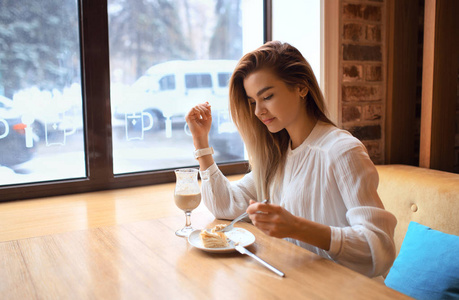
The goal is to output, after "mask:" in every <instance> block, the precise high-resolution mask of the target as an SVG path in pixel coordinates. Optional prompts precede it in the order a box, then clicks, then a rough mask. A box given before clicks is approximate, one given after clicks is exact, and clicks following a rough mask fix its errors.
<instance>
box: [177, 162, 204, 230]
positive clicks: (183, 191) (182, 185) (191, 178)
mask: <svg viewBox="0 0 459 300" xmlns="http://www.w3.org/2000/svg"><path fill="white" fill-rule="evenodd" d="M175 176H176V178H177V179H176V183H175V191H174V200H175V205H177V207H178V208H180V209H181V210H183V211H184V212H185V216H186V224H185V227H183V228H182V229H179V230H177V231H176V232H175V234H176V235H178V236H181V237H188V236H189V235H190V233H191V232H192V231H193V228H192V227H191V212H192V211H193V210H194V209H195V208H196V207H198V206H199V204H200V203H201V189H200V187H199V183H198V170H197V169H178V170H175Z"/></svg>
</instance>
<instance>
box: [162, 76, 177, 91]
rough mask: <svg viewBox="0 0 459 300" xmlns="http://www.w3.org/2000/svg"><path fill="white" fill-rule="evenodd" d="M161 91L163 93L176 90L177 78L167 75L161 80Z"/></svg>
mask: <svg viewBox="0 0 459 300" xmlns="http://www.w3.org/2000/svg"><path fill="white" fill-rule="evenodd" d="M159 89H160V90H161V91H167V90H174V89H175V76H174V75H166V76H164V77H162V78H161V79H160V80H159Z"/></svg>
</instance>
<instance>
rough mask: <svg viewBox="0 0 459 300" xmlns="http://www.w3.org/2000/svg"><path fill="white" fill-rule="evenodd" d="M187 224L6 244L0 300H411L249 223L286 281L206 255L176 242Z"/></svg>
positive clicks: (161, 220)
mask: <svg viewBox="0 0 459 300" xmlns="http://www.w3.org/2000/svg"><path fill="white" fill-rule="evenodd" d="M96 195H99V197H101V196H103V194H100V193H99V194H96ZM168 201H169V200H168ZM2 205H3V204H0V215H1V212H2ZM6 205H7V204H5V207H6ZM10 205H11V204H10ZM170 207H171V208H173V205H171V206H170ZM175 209H176V208H175ZM175 211H176V210H175ZM184 219H185V217H184V215H182V214H173V215H167V216H164V217H155V218H150V219H146V220H137V221H128V222H124V223H118V224H114V225H105V226H98V227H97V226H96V227H91V226H89V227H88V228H86V229H81V230H69V231H65V232H56V233H53V234H47V235H43V236H38V235H37V236H33V237H26V238H18V239H14V240H8V241H3V242H0V299H292V300H293V299H404V298H408V297H406V296H404V295H402V294H400V293H398V292H396V291H394V290H392V289H390V288H387V287H386V286H384V285H383V284H381V283H379V282H376V281H374V280H371V279H369V278H367V277H365V276H363V275H360V274H358V273H356V272H354V271H351V270H349V269H347V268H345V267H342V266H340V265H338V264H336V263H333V262H331V261H328V260H326V259H323V258H321V257H319V256H317V255H315V254H313V253H311V252H309V251H307V250H305V249H303V248H300V247H297V246H295V245H293V244H291V243H289V242H286V241H284V240H281V239H276V238H271V237H268V236H266V235H265V234H263V233H262V232H260V231H259V230H258V229H257V228H255V227H254V226H252V225H250V224H247V223H238V225H237V226H238V227H243V228H245V229H247V230H249V231H251V232H252V233H253V234H254V235H255V237H256V242H255V244H253V245H252V246H250V247H249V248H248V249H249V250H251V251H252V252H254V253H255V254H257V255H258V256H260V257H261V258H262V259H264V260H265V261H267V262H269V263H271V264H272V265H274V266H275V267H277V268H278V269H280V270H281V271H283V272H284V273H285V274H286V276H285V277H284V278H282V277H279V276H277V275H275V274H274V273H272V272H271V271H269V270H268V269H266V268H264V267H263V266H262V265H260V264H259V263H258V262H256V261H255V260H254V259H252V258H250V257H248V256H246V255H242V254H239V253H237V252H234V253H227V254H215V253H208V252H204V251H201V250H199V249H197V248H194V247H193V246H191V245H190V244H188V242H187V240H186V239H184V238H180V237H177V236H175V233H174V232H175V230H177V229H179V228H180V227H182V226H183V225H184ZM225 222H227V221H220V220H215V219H214V218H213V216H212V215H211V214H210V213H209V212H208V211H207V209H205V208H203V207H202V206H200V208H199V209H198V210H197V211H196V212H194V213H193V214H192V223H193V226H194V227H195V228H208V227H212V226H213V225H214V224H217V223H225ZM0 224H1V221H0ZM37 226H38V225H37ZM1 228H2V227H1V226H0V231H1ZM18 236H21V235H20V234H18Z"/></svg>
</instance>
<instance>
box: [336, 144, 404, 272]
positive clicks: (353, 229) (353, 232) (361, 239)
mask: <svg viewBox="0 0 459 300" xmlns="http://www.w3.org/2000/svg"><path fill="white" fill-rule="evenodd" d="M332 170H333V171H332V172H333V173H334V178H335V180H336V182H337V185H338V189H339V191H340V193H341V196H342V199H343V201H344V204H345V206H346V208H347V212H346V219H347V221H348V224H349V226H348V227H333V226H331V245H330V250H329V255H330V256H331V257H332V259H334V260H335V261H336V262H338V263H340V264H342V265H344V266H347V267H349V268H351V269H353V270H355V271H357V272H359V273H362V274H365V275H367V276H369V277H376V276H379V275H382V274H384V273H385V272H386V271H387V270H388V269H389V268H390V267H391V265H392V263H393V262H394V259H395V245H394V239H393V236H394V229H395V226H396V224H397V220H396V218H395V216H394V215H393V214H391V213H390V212H388V211H386V210H385V209H384V206H383V204H382V202H381V199H380V198H379V196H378V193H377V191H376V190H377V187H378V183H379V176H378V172H377V170H376V168H375V166H374V164H373V162H372V161H371V160H370V158H369V156H368V154H367V152H366V149H365V147H364V146H363V145H362V144H354V146H353V147H349V148H348V149H345V151H342V152H341V153H338V154H337V157H335V158H334V159H333V158H332Z"/></svg>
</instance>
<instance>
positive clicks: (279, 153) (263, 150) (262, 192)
mask: <svg viewBox="0 0 459 300" xmlns="http://www.w3.org/2000/svg"><path fill="white" fill-rule="evenodd" d="M260 69H268V70H270V71H272V72H273V74H274V75H276V76H277V77H278V78H279V79H281V80H282V81H283V82H284V83H285V84H286V85H287V86H288V87H291V88H294V87H306V88H307V89H308V90H309V91H308V94H307V95H306V99H305V100H306V101H304V103H305V106H306V111H307V113H308V115H309V116H310V117H311V118H314V119H316V120H321V121H323V122H326V123H330V124H333V123H332V122H331V121H330V120H329V119H328V118H327V116H326V114H325V103H324V97H323V94H322V91H321V90H320V88H319V84H318V83H317V80H316V77H315V75H314V73H313V71H312V68H311V66H310V65H309V63H308V62H307V61H306V59H305V58H304V57H303V56H302V55H301V53H300V52H299V51H298V49H296V48H295V47H293V46H291V45H290V44H288V43H281V42H278V41H272V42H267V43H266V44H264V45H263V46H261V47H260V48H258V49H256V50H254V51H252V52H250V53H247V54H246V55H244V56H243V57H242V58H241V59H240V60H239V63H238V64H237V66H236V68H235V70H234V72H233V75H232V76H231V79H230V83H229V101H230V103H229V107H230V113H231V117H232V119H233V122H234V124H235V125H236V127H237V129H238V131H239V133H240V135H241V137H242V139H243V141H244V143H245V145H246V147H247V153H248V157H249V165H250V168H251V171H252V173H253V175H254V179H255V185H256V189H257V198H258V201H261V200H263V199H270V195H269V186H270V184H271V183H272V182H273V180H274V178H276V177H281V176H282V175H283V173H284V172H283V170H284V166H285V154H286V152H287V150H288V148H289V142H290V136H289V134H288V133H287V131H286V130H285V129H283V130H281V131H279V132H276V133H271V132H270V131H269V130H268V129H267V127H266V126H265V125H264V124H263V123H262V122H261V121H260V120H259V119H258V118H257V117H256V116H255V114H254V111H253V109H252V108H251V107H250V105H249V101H248V98H247V94H246V91H245V89H244V79H245V78H246V77H247V76H248V75H250V74H251V73H252V72H254V71H257V70H260Z"/></svg>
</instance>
